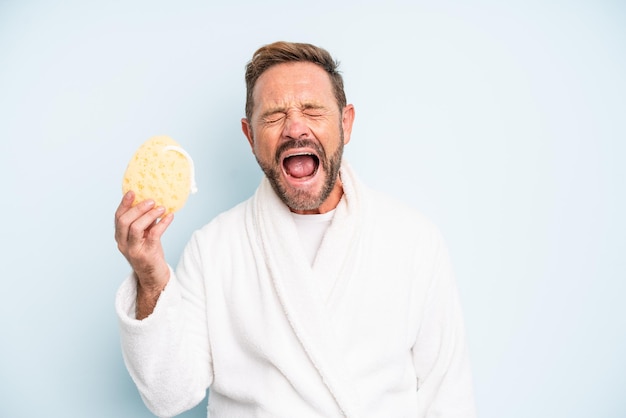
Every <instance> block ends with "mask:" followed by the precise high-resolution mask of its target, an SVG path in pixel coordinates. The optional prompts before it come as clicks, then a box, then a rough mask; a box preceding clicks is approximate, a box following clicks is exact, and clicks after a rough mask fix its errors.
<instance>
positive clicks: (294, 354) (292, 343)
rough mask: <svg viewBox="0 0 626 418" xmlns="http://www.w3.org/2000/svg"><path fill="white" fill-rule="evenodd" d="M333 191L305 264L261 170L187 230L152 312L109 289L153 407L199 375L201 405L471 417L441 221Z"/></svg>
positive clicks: (277, 413)
mask: <svg viewBox="0 0 626 418" xmlns="http://www.w3.org/2000/svg"><path fill="white" fill-rule="evenodd" d="M341 179H342V181H343V185H344V196H343V198H342V200H341V202H340V203H339V206H338V207H337V210H336V212H335V215H334V219H333V221H332V224H331V225H330V227H329V229H328V231H327V232H326V234H325V236H324V239H323V241H322V244H321V247H320V249H319V251H318V253H317V255H316V258H315V261H314V263H313V266H311V264H310V263H309V262H308V261H307V257H306V255H305V253H304V250H303V248H302V246H301V244H300V243H299V236H298V232H297V230H296V227H295V223H294V220H293V217H292V216H291V214H290V212H289V209H288V208H287V207H286V206H285V205H284V204H283V203H282V202H281V201H280V199H279V198H278V197H277V196H276V194H275V193H274V191H273V190H272V188H271V186H270V184H269V182H268V181H267V180H266V179H264V180H263V181H262V183H261V185H260V186H259V188H258V190H257V191H256V193H255V195H254V196H253V197H251V198H250V199H249V200H247V201H245V202H243V203H241V204H240V205H238V206H236V207H235V208H233V209H231V210H229V211H227V212H225V213H223V214H221V215H219V216H218V217H217V218H215V219H214V220H213V221H212V222H210V223H209V224H208V225H206V226H204V227H203V228H202V229H200V230H199V231H197V232H195V233H194V235H193V237H192V239H191V240H190V242H189V244H188V245H187V248H186V249H185V251H184V253H183V255H182V257H181V261H180V264H179V266H178V268H177V270H176V272H175V274H174V272H173V271H172V277H171V279H170V282H169V283H168V285H167V287H166V288H165V290H164V291H163V293H162V294H161V296H160V298H159V300H158V303H157V306H156V309H155V310H154V312H153V313H152V315H151V316H149V317H148V318H146V319H144V320H143V321H137V320H136V319H134V301H135V297H136V287H135V279H134V277H129V278H128V279H127V280H126V281H125V282H124V283H123V284H122V286H121V288H120V290H119V292H118V295H117V300H116V309H117V312H118V315H119V318H120V327H121V338H122V348H123V353H124V359H125V362H126V365H127V367H128V370H129V372H130V374H131V376H132V378H133V380H134V381H135V383H136V384H137V387H138V389H139V391H140V393H141V396H142V398H143V399H144V402H145V403H146V405H147V406H148V408H149V409H150V410H151V411H152V412H154V413H155V414H156V415H158V416H163V417H168V416H174V415H176V414H179V413H181V412H183V411H185V410H187V409H189V408H191V407H193V406H194V405H196V404H197V403H198V402H200V401H201V400H202V399H203V398H204V396H205V394H206V390H207V389H209V388H210V395H209V406H208V416H209V417H213V418H227V417H228V418H230V417H290V418H307V417H325V418H326V417H342V416H346V417H354V418H365V417H376V418H389V417H432V418H434V417H440V418H447V417H463V418H470V417H474V416H475V412H474V404H473V395H472V388H471V376H470V368H469V360H468V354H467V346H466V342H465V335H464V330H463V320H462V316H461V309H460V304H459V300H458V296H457V290H456V287H455V284H454V279H453V275H452V272H451V268H450V262H449V260H448V255H447V251H446V248H445V246H444V243H443V241H442V239H441V236H440V234H439V232H438V231H437V229H436V228H435V227H434V226H433V225H432V224H431V223H430V222H428V221H427V220H426V219H425V218H424V217H422V216H421V215H419V214H418V213H415V212H414V211H412V210H410V209H408V208H406V207H404V206H402V205H400V204H398V203H397V202H394V201H392V200H390V199H389V198H387V197H384V196H382V195H380V194H377V193H375V192H373V191H371V190H369V189H367V188H365V187H364V186H363V185H362V184H361V183H360V182H359V181H358V180H357V179H356V178H355V176H354V174H353V173H352V171H351V170H350V168H349V167H348V166H347V165H345V164H344V166H343V167H342V170H341Z"/></svg>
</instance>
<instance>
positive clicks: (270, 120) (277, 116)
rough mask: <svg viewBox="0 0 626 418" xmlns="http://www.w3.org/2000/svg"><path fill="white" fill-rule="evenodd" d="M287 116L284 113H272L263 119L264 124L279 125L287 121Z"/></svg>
mask: <svg viewBox="0 0 626 418" xmlns="http://www.w3.org/2000/svg"><path fill="white" fill-rule="evenodd" d="M285 116H286V115H285V114H284V113H272V114H270V115H267V116H264V117H263V122H264V123H265V124H268V125H271V124H274V123H278V122H280V121H281V120H283V119H285Z"/></svg>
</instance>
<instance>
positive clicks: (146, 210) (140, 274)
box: [115, 192, 174, 319]
mask: <svg viewBox="0 0 626 418" xmlns="http://www.w3.org/2000/svg"><path fill="white" fill-rule="evenodd" d="M134 199H135V196H134V193H133V192H128V193H126V194H125V195H124V197H123V198H122V202H121V203H120V205H119V206H118V208H117V211H116V212H115V240H116V241H117V247H118V249H119V250H120V252H121V253H122V254H123V255H124V257H125V258H126V260H128V262H129V263H130V265H131V267H132V268H133V272H134V274H135V277H136V280H137V292H136V293H137V300H136V315H137V319H144V318H146V317H147V316H148V315H150V314H151V313H152V311H153V310H154V307H155V306H156V302H157V300H158V299H159V295H160V294H161V292H162V291H163V289H164V288H165V286H166V285H167V282H168V281H169V279H170V269H169V266H168V265H167V262H166V261H165V255H164V254H163V246H162V245H161V236H162V235H163V233H164V232H165V230H166V229H167V227H168V226H169V225H170V224H171V222H172V220H173V217H174V216H173V215H172V214H168V215H167V216H165V217H164V218H163V219H161V220H160V221H159V220H158V218H159V217H160V216H162V215H163V213H164V212H165V208H164V207H162V206H160V207H154V206H155V204H154V201H152V200H146V201H144V202H141V203H139V204H138V205H136V206H134V207H133V206H132V203H133V201H134Z"/></svg>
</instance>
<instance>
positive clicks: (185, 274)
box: [116, 197, 212, 417]
mask: <svg viewBox="0 0 626 418" xmlns="http://www.w3.org/2000/svg"><path fill="white" fill-rule="evenodd" d="M124 199H126V197H125V198H124ZM128 199H129V200H130V201H131V202H132V199H130V198H128ZM144 204H145V202H144V203H140V204H139V205H137V206H135V207H134V208H132V209H127V210H126V211H125V212H124V210H123V206H124V205H125V202H124V201H123V202H122V204H121V205H120V209H118V213H119V212H120V211H121V212H123V213H122V214H121V215H116V231H117V232H116V239H117V240H118V246H120V250H122V253H123V254H124V255H125V256H126V258H127V259H128V260H129V262H131V266H132V267H133V270H134V271H133V274H132V275H131V276H130V277H128V279H127V280H125V281H124V282H123V284H122V285H121V287H120V289H119V291H118V293H117V296H116V311H117V314H118V318H119V324H120V336H121V343H122V352H123V356H124V362H125V364H126V367H127V369H128V372H129V374H130V375H131V377H132V378H133V381H134V382H135V384H136V386H137V388H138V390H139V393H140V394H141V397H142V399H143V401H144V403H145V404H146V406H147V407H148V408H149V409H150V410H151V411H152V412H153V413H154V414H156V415H158V416H162V417H167V416H174V415H177V414H180V413H182V412H183V411H185V410H188V409H190V408H192V407H193V406H195V405H197V404H198V402H200V401H201V400H202V399H203V398H204V396H205V394H206V389H207V388H208V386H209V385H210V383H211V378H212V368H211V359H210V352H209V341H208V331H207V324H206V305H205V293H204V282H203V274H202V271H201V267H200V256H199V251H198V250H197V247H198V246H197V242H196V241H195V240H193V239H192V241H191V242H190V244H189V245H188V246H187V247H188V248H187V249H185V252H184V253H183V257H182V259H181V263H180V264H179V268H178V269H177V271H176V273H175V272H174V271H172V270H171V269H170V268H169V266H168V265H167V263H165V261H164V258H163V257H162V254H163V252H162V247H161V245H160V236H161V235H162V233H163V231H164V230H165V228H166V227H167V225H169V222H171V218H170V219H169V221H167V220H166V218H164V219H163V220H161V221H160V222H158V223H156V222H155V220H156V218H153V216H154V215H155V212H154V211H155V209H154V208H150V207H151V205H150V204H145V206H144V207H142V205H144ZM135 208H137V211H136V212H135V215H133V214H132V213H130V214H128V212H129V211H131V210H133V209H135ZM124 214H127V217H128V218H132V219H134V221H133V222H128V220H126V219H123V218H124ZM137 214H138V215H137ZM131 215H132V216H131ZM142 217H143V218H144V219H143V220H142ZM163 222H167V224H165V225H161V226H160V227H159V225H160V224H161V223H163ZM121 224H124V225H126V224H128V225H129V227H128V230H129V233H128V234H127V235H126V237H127V238H126V239H124V238H125V235H124V233H121V232H119V231H118V230H119V229H120V228H119V227H118V225H121ZM131 225H134V226H131ZM145 225H147V227H146V228H145V229H144V230H143V234H140V233H139V232H142V228H143V227H144V226H145ZM133 228H134V229H135V232H132V231H131V230H133ZM133 234H135V235H136V236H137V237H136V238H133V237H132V235H133ZM120 241H121V243H120ZM125 243H128V244H125ZM131 243H136V244H139V245H135V246H134V249H132V250H131V247H133V245H132V244H131ZM131 260H132V261H131ZM161 261H163V264H162V265H161ZM161 269H165V270H166V271H165V272H163V271H161ZM139 271H141V272H142V273H143V274H140V273H139ZM142 287H143V289H142Z"/></svg>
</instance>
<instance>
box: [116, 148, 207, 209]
mask: <svg viewBox="0 0 626 418" xmlns="http://www.w3.org/2000/svg"><path fill="white" fill-rule="evenodd" d="M194 176H195V174H194V166H193V160H192V159H191V157H190V156H189V154H187V152H185V150H183V149H182V148H181V147H180V145H179V144H178V143H177V142H176V141H174V140H173V139H172V138H170V137H168V136H154V137H152V138H150V139H149V140H147V141H146V142H144V143H143V144H142V145H141V146H140V147H139V149H138V150H137V152H135V155H134V156H133V158H132V159H131V160H130V162H129V163H128V167H127V168H126V172H125V173H124V181H123V183H122V191H123V192H124V193H126V192H128V191H129V190H132V191H133V192H135V201H134V202H133V205H136V204H137V203H139V202H141V201H143V200H146V199H153V200H154V201H155V202H156V205H157V206H163V207H165V213H166V214H167V213H173V212H176V211H177V210H179V209H180V208H182V207H183V206H184V205H185V202H186V201H187V198H188V197H189V193H190V192H191V193H195V192H196V190H197V189H196V183H195V178H194Z"/></svg>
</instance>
